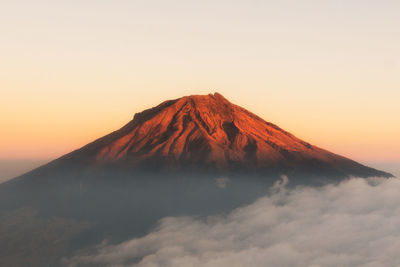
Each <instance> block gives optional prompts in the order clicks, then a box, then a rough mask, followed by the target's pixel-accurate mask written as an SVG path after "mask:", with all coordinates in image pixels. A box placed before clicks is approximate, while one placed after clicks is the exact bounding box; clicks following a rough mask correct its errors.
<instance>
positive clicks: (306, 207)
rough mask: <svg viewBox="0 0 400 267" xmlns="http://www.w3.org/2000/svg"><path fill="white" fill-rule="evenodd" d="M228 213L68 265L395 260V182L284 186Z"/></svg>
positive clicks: (398, 188)
mask: <svg viewBox="0 0 400 267" xmlns="http://www.w3.org/2000/svg"><path fill="white" fill-rule="evenodd" d="M285 183H287V180H283V182H282V183H280V184H279V183H278V184H276V185H275V187H274V188H273V190H271V194H270V195H269V196H267V197H263V198H260V199H259V200H257V201H256V202H254V203H253V204H251V205H249V206H245V207H242V208H238V209H236V210H234V211H232V212H231V213H230V214H228V215H226V216H216V217H215V216H214V217H207V218H203V219H195V218H191V217H168V218H164V219H163V220H161V221H160V224H159V227H158V228H157V229H155V230H154V231H153V232H151V233H150V234H148V235H146V236H144V237H142V238H135V239H132V240H130V241H127V242H124V243H121V244H117V245H106V244H103V245H100V246H99V247H98V249H97V250H96V252H95V253H93V254H90V255H84V256H83V255H78V256H75V257H74V258H72V259H70V261H69V263H70V265H72V266H85V265H90V266H92V265H93V266H99V265H103V266H104V265H105V266H146V267H147V266H148V267H150V266H151V267H153V266H154V267H155V266H185V267H187V266H216V267H224V266H227V267H228V266H229V267H231V266H324V267H325V266H365V267H367V266H368V267H372V266H400V253H399V248H400V180H398V179H378V178H374V179H368V180H366V179H360V178H354V179H351V180H348V181H345V182H342V183H340V184H339V185H327V186H324V187H320V188H312V187H299V188H296V189H285V188H284V185H285Z"/></svg>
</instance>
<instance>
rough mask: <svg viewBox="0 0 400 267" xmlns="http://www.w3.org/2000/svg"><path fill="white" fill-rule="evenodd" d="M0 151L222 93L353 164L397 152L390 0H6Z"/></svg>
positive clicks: (27, 150) (69, 138)
mask: <svg viewBox="0 0 400 267" xmlns="http://www.w3.org/2000/svg"><path fill="white" fill-rule="evenodd" d="M1 6H2V7H1V9H0V58H1V61H0V90H1V97H0V123H1V131H0V159H26V158H54V157H58V156H61V155H62V154H64V153H67V152H69V151H71V150H73V149H76V148H78V147H80V146H82V145H84V144H86V143H88V142H90V141H92V140H94V139H96V138H98V137H101V136H103V135H105V134H107V133H109V132H110V131H113V130H116V129H118V128H119V127H121V126H122V125H124V124H125V123H127V122H128V121H129V120H130V119H131V118H132V116H133V114H134V113H135V112H139V111H141V110H143V109H145V108H149V107H152V106H154V105H157V104H158V103H160V102H161V101H163V100H166V99H171V98H177V97H180V96H183V95H187V94H202V93H210V92H214V91H218V92H220V93H222V94H224V95H225V97H227V98H228V99H230V100H231V101H232V102H234V103H236V104H239V105H241V106H243V107H245V108H247V109H249V110H251V111H253V112H254V113H256V114H258V115H260V116H261V117H263V118H264V119H266V120H267V121H271V122H273V123H276V124H278V125H279V126H281V127H282V128H284V129H286V130H288V131H290V132H292V133H293V134H295V135H297V136H298V137H300V138H302V139H305V140H307V141H309V142H311V143H313V144H315V145H318V146H320V147H323V148H326V149H328V150H331V151H333V152H336V153H339V154H343V155H345V156H348V157H351V158H354V159H356V160H360V161H364V162H365V161H400V138H399V137H400V116H399V114H400V105H399V100H400V75H399V74H400V49H399V47H400V32H399V29H400V17H399V16H398V14H399V11H400V2H399V1H389V0H386V1H377V0H376V1H368V0H363V1H361V0H357V1H356V0H348V1H339V0H327V1H317V0H314V1H311V0H302V1H295V0H292V1H289V0H283V1H255V0H254V1H249V0H247V1H244V0H243V1H218V0H215V1H187V0H186V1H161V0H159V1H154V0H146V1H127V0H126V1H50V0H41V1H19V0H16V1H3V2H2V5H1Z"/></svg>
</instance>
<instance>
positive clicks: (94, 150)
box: [57, 93, 391, 177]
mask: <svg viewBox="0 0 400 267" xmlns="http://www.w3.org/2000/svg"><path fill="white" fill-rule="evenodd" d="M57 162H58V163H62V162H69V163H71V162H72V163H78V162H79V164H81V165H83V166H85V168H92V169H96V168H101V167H103V166H110V165H116V166H119V167H130V168H137V169H151V170H153V171H154V170H158V171H181V170H196V169H197V170H199V169H201V170H204V169H212V170H217V171H221V172H229V171H237V170H241V171H250V172H260V173H262V172H269V173H280V174H290V173H296V172H304V173H311V174H316V175H323V176H346V177H347V176H350V175H354V176H361V177H368V176H385V177H389V176H391V175H390V174H388V173H385V172H381V171H378V170H375V169H372V168H369V167H366V166H363V165H361V164H359V163H357V162H355V161H352V160H349V159H347V158H344V157H342V156H339V155H336V154H333V153H331V152H328V151H326V150H323V149H321V148H318V147H316V146H313V145H311V144H309V143H307V142H305V141H302V140H300V139H298V138H296V137H295V136H294V135H292V134H290V133H288V132H286V131H284V130H282V129H281V128H279V127H278V126H276V125H274V124H272V123H269V122H266V121H264V120H263V119H261V118H260V117H258V116H256V115H254V114H253V113H251V112H249V111H247V110H246V109H244V108H242V107H239V106H237V105H234V104H232V103H230V102H229V101H228V100H227V99H225V98H224V97H223V96H222V95H220V94H218V93H215V94H209V95H193V96H186V97H182V98H179V99H176V100H169V101H166V102H163V103H161V104H160V105H158V106H157V107H154V108H151V109H148V110H145V111H143V112H141V113H138V114H136V115H135V116H134V118H133V120H132V121H130V122H129V123H128V124H127V125H125V126H124V127H123V128H121V129H120V130H118V131H116V132H113V133H111V134H109V135H107V136H105V137H103V138H100V139H98V140H96V141H95V142H93V143H90V144H88V145H86V146H85V147H83V148H81V149H79V150H76V151H74V152H72V153H70V154H68V155H66V156H64V157H62V158H60V159H59V160H57Z"/></svg>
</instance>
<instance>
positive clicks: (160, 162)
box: [0, 94, 391, 267]
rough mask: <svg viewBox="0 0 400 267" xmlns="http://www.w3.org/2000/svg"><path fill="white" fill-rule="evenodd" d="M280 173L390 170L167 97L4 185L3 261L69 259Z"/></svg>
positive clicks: (246, 193)
mask: <svg viewBox="0 0 400 267" xmlns="http://www.w3.org/2000/svg"><path fill="white" fill-rule="evenodd" d="M281 175H286V176H288V178H289V186H290V185H292V186H295V185H298V184H301V185H304V184H307V185H317V186H320V185H323V184H326V183H331V182H333V183H337V182H340V181H342V180H343V179H347V178H348V177H349V176H352V175H354V176H360V177H369V176H383V177H390V176H391V175H390V174H389V173H386V172H382V171H378V170H375V169H372V168H369V167H366V166H363V165H361V164H359V163H357V162H355V161H352V160H350V159H347V158H344V157H342V156H339V155H336V154H333V153H331V152H328V151H326V150H323V149H321V148H318V147H316V146H313V145H311V144H309V143H307V142H305V141H302V140H300V139H298V138H296V137H295V136H294V135H292V134H290V133H288V132H286V131H284V130H282V129H281V128H279V127H278V126H276V125H274V124H272V123H269V122H266V121H264V120H263V119H261V118H259V117H258V116H256V115H254V114H252V113H251V112H249V111H247V110H246V109H244V108H241V107H239V106H237V105H234V104H232V103H230V102H229V101H228V100H226V99H225V98H224V97H223V96H222V95H220V94H213V95H211V94H210V95H195V96H187V97H183V98H179V99H176V100H169V101H166V102H163V103H161V104H160V105H158V106H157V107H154V108H151V109H148V110H145V111H143V112H141V113H138V114H136V115H135V116H134V118H133V120H132V121H130V122H129V123H128V124H127V125H125V126H124V127H122V128H121V129H119V130H117V131H115V132H113V133H111V134H109V135H107V136H105V137H102V138H100V139H98V140H96V141H94V142H92V143H90V144H88V145H86V146H84V147H82V148H80V149H78V150H76V151H73V152H71V153H69V154H67V155H65V156H63V157H61V158H59V159H56V160H54V161H53V162H51V163H49V164H46V165H44V166H42V167H39V168H37V169H36V170H33V171H31V172H29V173H26V174H24V175H22V176H19V177H16V178H14V179H12V180H10V181H8V182H5V183H2V184H0V266H9V267H13V266H17V267H19V266H30V267H34V266H40V267H43V266H52V267H53V266H71V264H69V263H68V258H70V257H72V256H73V255H84V254H85V253H86V252H88V251H90V250H92V249H93V248H96V247H98V246H99V244H104V242H107V243H108V244H116V243H120V242H123V241H126V240H129V239H131V238H134V237H140V236H143V235H145V234H146V233H148V232H149V231H151V229H154V227H157V222H158V221H159V220H160V219H162V218H164V217H168V216H210V215H216V214H221V213H225V212H229V211H231V210H233V209H235V208H237V207H240V206H242V205H246V204H249V203H251V202H253V201H255V200H256V199H257V198H259V197H261V196H265V194H268V193H269V192H270V191H269V188H270V186H271V185H272V184H273V183H274V182H276V181H277V180H278V179H279V178H280V177H281ZM79 266H81V265H79Z"/></svg>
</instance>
